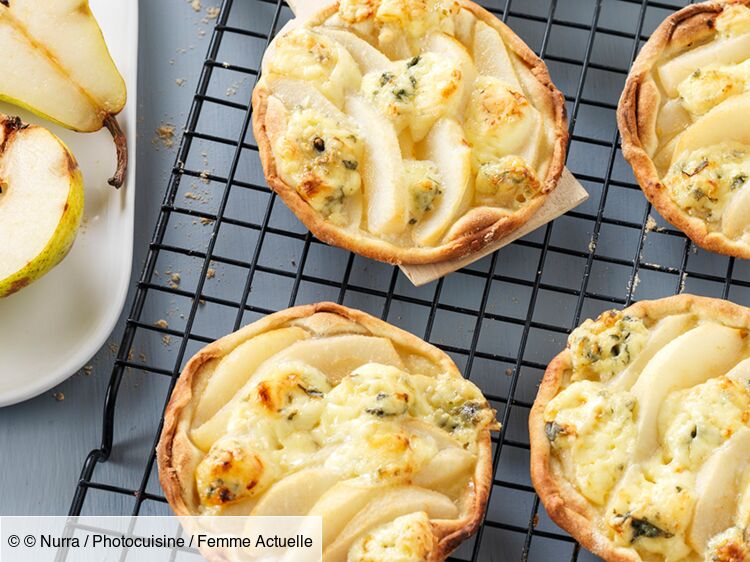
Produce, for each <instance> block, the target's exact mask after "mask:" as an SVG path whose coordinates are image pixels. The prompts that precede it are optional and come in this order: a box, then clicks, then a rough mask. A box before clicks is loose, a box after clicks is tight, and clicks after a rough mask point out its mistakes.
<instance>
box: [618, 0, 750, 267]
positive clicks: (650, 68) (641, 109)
mask: <svg viewBox="0 0 750 562" xmlns="http://www.w3.org/2000/svg"><path fill="white" fill-rule="evenodd" d="M747 4H748V2H747V1H724V2H704V3H700V4H694V5H691V6H687V7H686V8H684V9H682V10H680V11H678V12H676V13H674V14H672V15H671V16H669V17H668V18H666V19H665V20H664V22H663V23H662V24H661V25H660V26H659V27H658V28H657V29H656V31H655V32H654V33H653V35H652V36H651V38H650V39H649V40H648V42H647V43H646V44H645V45H644V47H643V48H642V49H641V52H640V53H639V55H638V58H637V59H636V61H635V63H634V64H633V67H632V69H631V71H630V75H629V76H628V79H627V82H626V85H625V89H624V91H623V93H622V97H621V98H620V103H619V107H618V112H617V119H618V124H619V128H620V133H621V135H622V149H623V154H624V156H625V158H626V159H627V160H628V161H629V162H630V164H631V166H632V167H633V171H634V173H635V176H636V178H637V180H638V183H639V184H640V186H641V188H642V189H643V192H644V193H645V194H646V197H647V198H648V200H649V201H650V202H651V203H652V204H653V205H654V207H656V209H657V211H658V212H659V213H660V214H661V215H662V216H663V217H664V218H665V219H666V220H668V221H669V222H670V223H672V224H673V225H674V226H676V227H677V228H679V229H680V230H682V231H683V232H685V234H687V235H688V237H690V239H691V240H693V242H695V243H696V244H697V245H698V246H701V247H702V248H705V249H707V250H711V251H714V252H718V253H722V254H727V255H731V256H737V257H742V258H750V231H749V230H748V225H750V182H748V181H747V180H748V178H749V177H750V133H749V132H748V131H750V88H749V87H748V84H750V66H748V65H749V64H750V62H748V59H749V58H750V8H749V7H748V5H747Z"/></svg>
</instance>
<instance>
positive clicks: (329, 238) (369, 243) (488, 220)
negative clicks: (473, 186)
mask: <svg viewBox="0 0 750 562" xmlns="http://www.w3.org/2000/svg"><path fill="white" fill-rule="evenodd" d="M459 3H460V4H461V6H462V7H464V8H466V9H467V10H469V11H471V12H472V13H473V14H474V16H475V17H476V18H477V19H479V20H480V21H483V22H484V23H486V24H487V25H489V26H491V27H492V28H494V29H495V30H496V31H497V32H498V33H500V35H501V37H502V39H503V41H504V42H505V44H506V46H507V47H509V48H510V49H511V50H512V51H513V52H514V54H515V55H516V56H517V57H518V58H519V59H520V60H521V61H522V62H523V63H524V64H525V65H526V66H527V67H528V68H529V70H530V72H531V73H532V74H533V75H534V77H535V78H536V79H537V81H538V82H539V84H540V85H541V86H542V89H543V90H544V92H545V95H546V98H547V102H548V104H549V109H550V110H551V113H553V114H554V120H555V122H554V127H555V141H554V147H553V151H552V156H551V158H550V163H549V168H548V170H547V176H546V178H545V179H544V181H543V182H542V188H541V192H540V194H539V195H538V196H537V197H535V198H534V200H533V201H532V202H531V203H530V204H528V205H526V206H525V207H523V208H522V209H521V210H519V211H517V212H515V213H512V214H510V215H508V214H507V212H505V211H502V210H500V209H493V208H491V207H473V208H471V209H469V211H467V212H466V213H465V214H464V215H463V216H462V217H459V218H458V219H457V220H456V222H458V221H464V222H465V224H464V225H463V227H462V228H461V231H460V234H459V235H458V236H457V237H454V238H453V239H452V240H450V241H448V242H446V243H444V244H441V245H440V246H434V247H429V248H418V247H401V246H397V245H395V244H392V243H390V242H387V241H384V240H379V239H376V238H374V237H369V236H365V235H361V234H355V233H352V232H350V231H347V230H346V229H345V228H340V227H338V226H335V225H333V224H331V223H330V222H328V221H326V220H325V219H324V218H323V217H322V216H321V215H319V214H318V213H317V212H316V211H315V210H314V209H313V208H312V207H311V206H310V205H309V204H308V203H307V202H305V200H304V199H302V197H301V196H300V195H299V194H298V193H297V191H296V190H295V189H294V188H293V187H292V186H290V185H288V184H286V183H285V182H284V181H283V180H282V179H281V177H280V176H279V174H278V172H277V169H276V163H275V158H274V156H273V151H272V149H271V142H270V140H269V137H268V134H267V132H266V126H265V124H266V113H267V109H268V103H267V101H268V96H269V95H270V94H271V92H269V91H268V90H267V89H266V88H265V87H264V86H263V83H262V82H260V83H259V85H258V86H256V88H255V90H254V91H253V97H252V104H253V116H252V121H253V133H254V135H255V140H256V143H257V145H258V153H259V155H260V160H261V164H262V166H263V170H264V173H265V177H266V181H267V182H268V185H269V186H270V187H271V189H273V191H275V192H276V193H277V194H278V195H279V196H280V197H281V198H282V199H283V200H284V202H285V203H286V204H287V206H288V207H289V208H290V209H291V210H292V212H293V213H294V214H295V215H296V216H297V218H299V220H301V221H302V223H303V224H304V225H305V226H306V227H307V228H308V229H309V230H310V232H312V233H313V234H314V235H315V236H316V237H317V238H318V239H320V240H322V241H323V242H325V243H327V244H330V245H333V246H338V247H341V248H344V249H347V250H350V251H352V252H355V253H357V254H360V255H362V256H366V257H369V258H372V259H375V260H378V261H383V262H386V263H392V264H397V265H401V264H404V265H406V264H426V263H437V262H442V261H447V260H452V259H457V258H461V257H465V256H467V255H469V254H473V253H475V252H478V251H479V250H481V249H482V248H484V247H485V246H487V245H488V244H491V243H492V242H494V241H495V240H498V239H499V238H502V237H503V236H505V235H506V234H508V233H510V232H513V231H514V230H516V229H518V228H519V227H520V226H521V225H523V224H525V223H526V222H527V221H528V220H529V219H530V218H531V217H532V216H533V215H534V213H536V211H538V210H539V208H540V207H541V206H542V205H543V204H544V201H545V200H546V199H547V196H548V195H549V193H550V192H551V191H552V190H553V189H555V188H556V187H557V184H558V182H559V180H560V175H561V174H562V170H563V167H564V166H565V150H566V148H567V145H568V129H567V118H566V109H565V98H564V96H563V95H562V93H561V92H560V91H559V90H558V89H557V88H556V87H555V85H554V84H553V83H552V79H551V78H550V75H549V71H548V70H547V66H546V65H545V64H544V62H543V61H542V60H541V59H540V58H539V57H537V56H536V54H535V53H534V52H533V51H532V50H531V49H530V48H529V46H528V45H526V43H524V41H523V40H522V39H521V38H520V37H518V35H516V34H515V32H513V30H511V29H510V27H508V26H507V25H506V24H504V23H503V22H501V21H500V20H498V19H497V18H496V17H495V16H494V15H492V14H491V13H490V12H488V11H487V10H485V9H484V8H482V7H481V6H479V5H477V4H475V3H474V2H471V1H470V0H459ZM337 10H338V2H337V3H336V4H333V5H331V6H329V7H327V8H325V9H323V10H321V12H320V13H319V14H317V15H316V16H314V17H312V18H311V19H310V20H309V21H308V22H305V23H306V24H307V23H310V24H311V25H320V24H322V23H323V22H324V21H325V20H326V19H328V17H330V16H332V15H333V14H334V13H336V11H337Z"/></svg>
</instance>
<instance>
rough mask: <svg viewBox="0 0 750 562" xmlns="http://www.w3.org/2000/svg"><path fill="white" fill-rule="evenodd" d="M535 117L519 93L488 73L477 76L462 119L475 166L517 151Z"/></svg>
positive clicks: (524, 98)
mask: <svg viewBox="0 0 750 562" xmlns="http://www.w3.org/2000/svg"><path fill="white" fill-rule="evenodd" d="M537 118H538V112H537V111H536V109H534V107H533V106H532V105H531V104H530V103H529V100H528V99H527V98H526V96H525V95H523V93H521V92H519V91H517V90H514V89H513V88H512V87H511V86H509V85H508V84H506V83H505V82H503V81H501V80H499V79H497V78H494V77H492V76H480V77H479V78H478V79H477V80H476V82H475V83H474V91H473V92H472V94H471V101H470V103H469V108H468V115H467V116H466V123H465V129H466V138H467V139H468V140H469V142H470V143H471V145H472V148H473V150H472V163H473V166H474V168H475V170H478V169H479V168H480V167H481V166H482V164H486V163H488V162H494V161H496V160H498V159H499V158H501V157H502V156H507V155H509V154H515V153H517V151H518V150H519V149H520V148H521V147H522V146H524V144H525V143H524V141H525V140H526V139H527V138H528V137H530V136H531V133H532V128H533V126H534V125H535V123H536V119H537Z"/></svg>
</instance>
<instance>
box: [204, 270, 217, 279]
mask: <svg viewBox="0 0 750 562" xmlns="http://www.w3.org/2000/svg"><path fill="white" fill-rule="evenodd" d="M214 277H216V270H215V269H214V268H213V267H209V268H208V270H206V279H213V278H214Z"/></svg>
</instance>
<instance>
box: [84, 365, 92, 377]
mask: <svg viewBox="0 0 750 562" xmlns="http://www.w3.org/2000/svg"><path fill="white" fill-rule="evenodd" d="M82 370H83V374H84V375H86V376H87V377H90V376H91V373H93V372H94V366H93V365H84V366H83V369H82Z"/></svg>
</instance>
